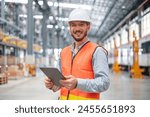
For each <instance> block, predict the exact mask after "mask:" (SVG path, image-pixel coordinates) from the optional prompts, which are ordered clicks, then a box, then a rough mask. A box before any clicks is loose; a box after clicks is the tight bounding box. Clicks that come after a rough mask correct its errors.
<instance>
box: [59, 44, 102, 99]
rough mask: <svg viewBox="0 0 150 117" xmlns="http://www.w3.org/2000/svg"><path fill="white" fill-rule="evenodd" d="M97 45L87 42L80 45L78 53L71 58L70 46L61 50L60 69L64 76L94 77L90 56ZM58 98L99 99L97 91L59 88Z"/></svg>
mask: <svg viewBox="0 0 150 117" xmlns="http://www.w3.org/2000/svg"><path fill="white" fill-rule="evenodd" d="M97 47H98V45H96V44H94V43H92V42H90V41H89V42H87V43H86V44H85V45H83V46H82V47H81V49H80V50H79V51H78V53H77V54H76V55H75V56H74V58H72V51H71V48H70V46H68V47H66V48H64V49H63V50H62V52H61V70H62V74H63V75H64V76H68V75H73V76H75V77H76V78H83V79H86V78H89V79H91V80H92V79H93V78H94V72H93V66H92V57H93V54H94V52H95V50H96V48H97ZM60 93H61V94H60V99H65V100H67V99H69V100H88V99H89V100H94V99H96V100H97V99H99V96H100V94H99V93H93V92H86V91H83V90H79V89H77V88H76V89H74V90H70V91H69V90H68V89H66V88H64V87H63V88H61V92H60Z"/></svg>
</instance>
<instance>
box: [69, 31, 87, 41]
mask: <svg viewBox="0 0 150 117" xmlns="http://www.w3.org/2000/svg"><path fill="white" fill-rule="evenodd" d="M76 33H82V32H81V31H76V32H74V33H73V34H71V36H72V37H73V38H74V40H75V41H77V42H79V41H82V40H83V39H84V38H85V37H86V36H87V31H86V32H85V33H84V34H83V36H81V37H79V38H77V37H75V36H74V34H76Z"/></svg>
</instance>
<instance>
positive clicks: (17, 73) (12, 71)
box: [7, 65, 24, 79]
mask: <svg viewBox="0 0 150 117" xmlns="http://www.w3.org/2000/svg"><path fill="white" fill-rule="evenodd" d="M7 75H8V79H16V78H21V77H23V76H24V71H23V70H22V69H19V67H18V66H17V65H10V66H9V67H8V70H7Z"/></svg>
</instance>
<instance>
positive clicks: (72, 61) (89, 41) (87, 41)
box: [67, 41, 90, 100]
mask: <svg viewBox="0 0 150 117" xmlns="http://www.w3.org/2000/svg"><path fill="white" fill-rule="evenodd" d="M89 42H90V41H87V42H86V43H85V44H84V45H83V46H82V47H81V48H80V49H79V50H78V52H77V53H76V54H75V55H74V56H73V58H72V60H71V74H72V66H73V60H74V58H75V56H76V55H77V54H78V53H79V51H80V50H81V49H82V48H83V47H84V46H85V45H86V44H87V43H89ZM72 55H73V54H72ZM69 94H70V90H68V94H67V100H68V98H69Z"/></svg>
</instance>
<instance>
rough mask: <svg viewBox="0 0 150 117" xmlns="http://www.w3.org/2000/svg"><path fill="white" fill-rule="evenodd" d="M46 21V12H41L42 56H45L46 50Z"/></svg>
mask: <svg viewBox="0 0 150 117" xmlns="http://www.w3.org/2000/svg"><path fill="white" fill-rule="evenodd" d="M47 19H48V15H47V12H43V20H42V39H43V56H44V57H45V56H46V49H47V24H46V21H47Z"/></svg>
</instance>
